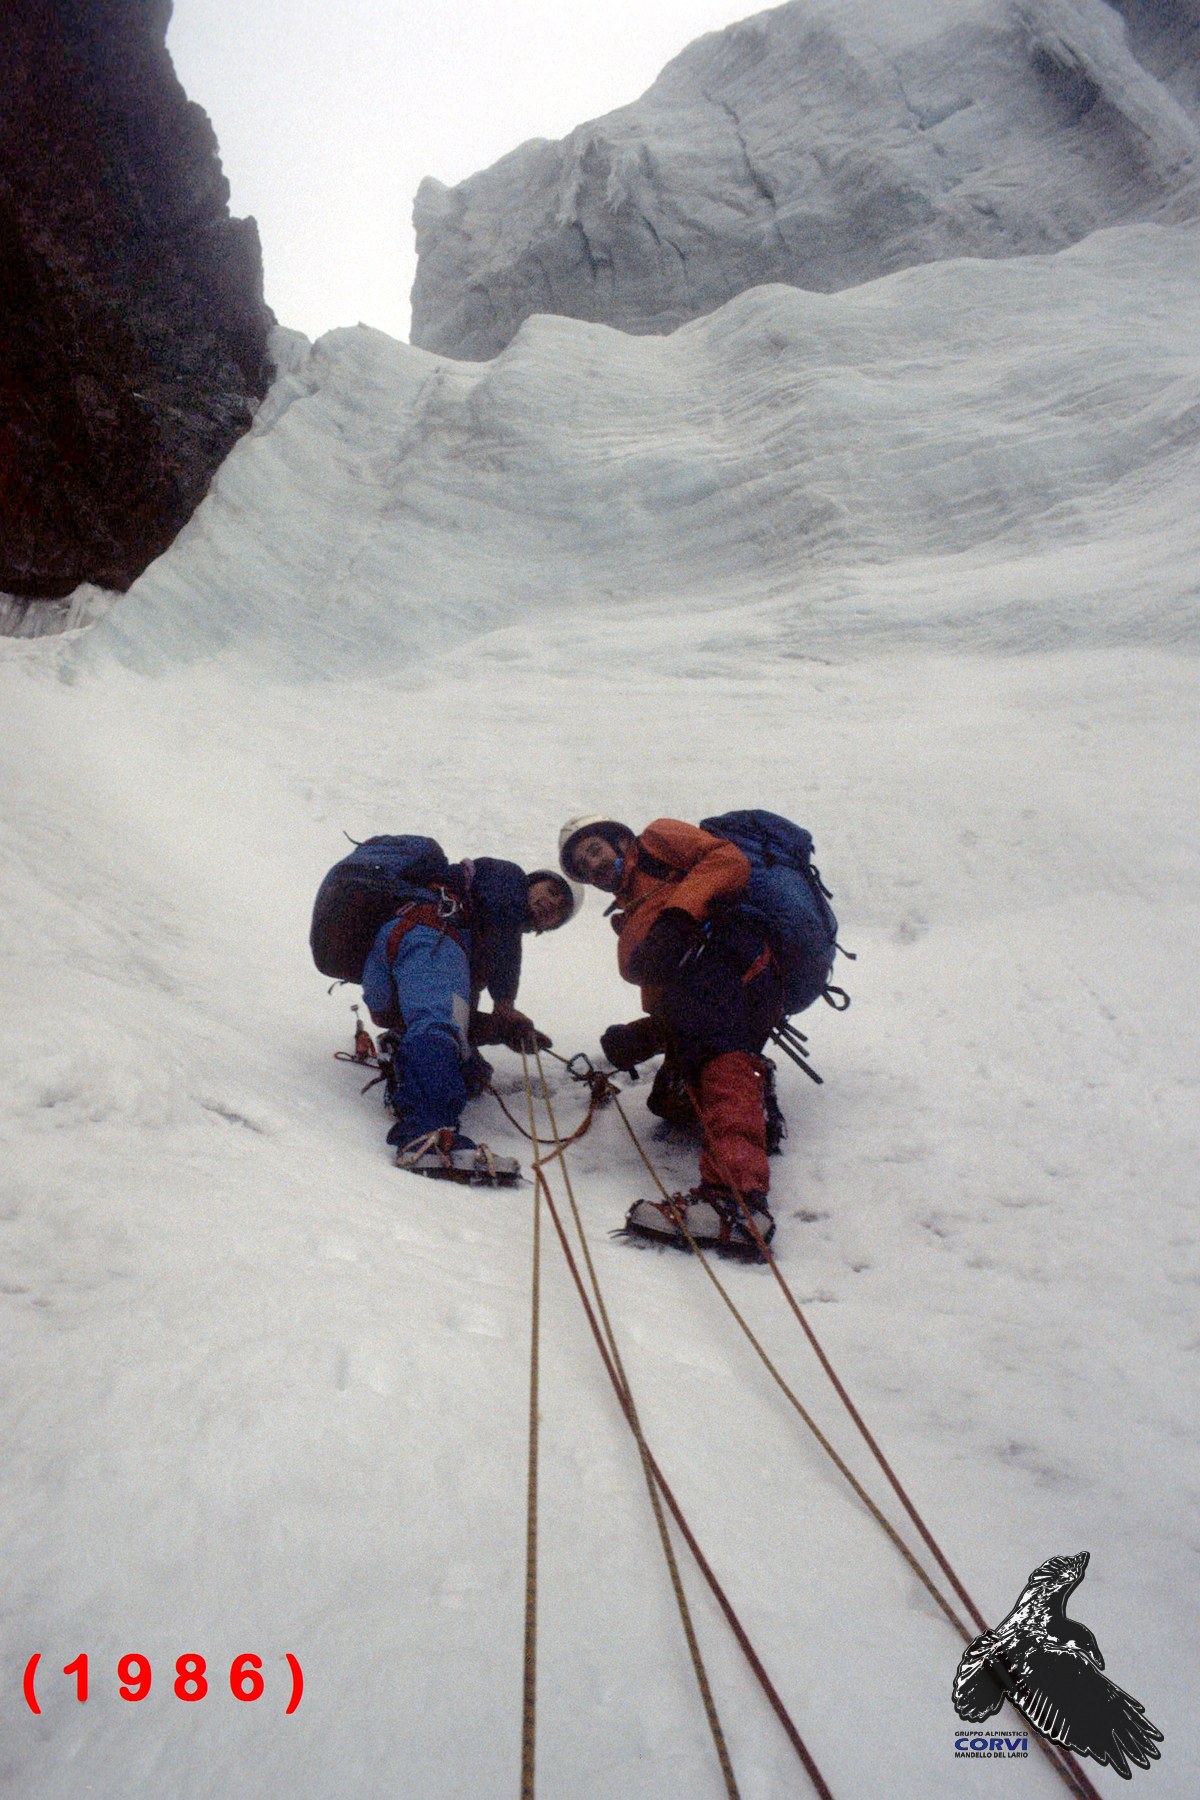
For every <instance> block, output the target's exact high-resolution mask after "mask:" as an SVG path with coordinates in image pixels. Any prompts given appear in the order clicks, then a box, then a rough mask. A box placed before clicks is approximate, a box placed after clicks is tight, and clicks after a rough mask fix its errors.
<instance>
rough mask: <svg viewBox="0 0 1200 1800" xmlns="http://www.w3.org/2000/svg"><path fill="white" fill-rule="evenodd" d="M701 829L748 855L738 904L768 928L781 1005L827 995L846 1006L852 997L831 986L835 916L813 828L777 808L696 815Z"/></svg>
mask: <svg viewBox="0 0 1200 1800" xmlns="http://www.w3.org/2000/svg"><path fill="white" fill-rule="evenodd" d="M700 829H701V830H702V831H711V832H712V834H713V836H714V837H720V838H725V839H727V840H728V842H729V843H731V844H736V845H737V848H738V849H739V850H740V851H741V852H742V854H743V855H744V856H746V857H748V858H749V859H750V885H749V886H748V887H747V889H746V893H745V898H744V899H743V901H742V905H743V906H744V907H746V908H747V910H748V911H751V912H754V913H757V914H758V916H759V917H760V918H761V919H762V920H763V923H764V924H765V926H766V930H767V935H768V937H769V938H770V940H771V945H772V948H773V949H774V951H775V954H776V956H777V957H778V959H779V967H780V970H781V972H782V975H783V1007H784V1011H785V1012H787V1013H798V1012H803V1011H804V1009H805V1007H806V1006H811V1005H812V1003H813V1001H814V1000H819V999H821V998H822V997H824V998H825V999H826V1000H828V1001H829V1004H830V1005H831V1006H835V1007H837V1008H838V1010H839V1011H844V1010H845V1008H846V1007H847V1006H849V1004H850V1000H849V996H848V995H846V994H845V993H844V992H843V990H842V989H841V988H835V987H833V986H831V984H830V980H829V977H830V975H831V973H832V971H833V959H834V957H835V955H836V954H837V948H838V944H837V932H838V922H837V919H836V918H835V917H834V912H833V908H832V907H831V906H830V904H829V899H830V895H829V890H828V889H827V888H826V887H825V886H824V885H823V883H822V881H821V875H820V871H819V870H818V869H816V868H815V867H814V865H813V861H812V853H813V841H812V836H811V833H809V832H807V831H805V829H804V827H803V826H802V825H793V823H792V821H791V820H790V819H783V818H780V816H779V814H778V813H772V812H763V811H762V810H761V809H757V808H755V809H751V810H749V811H747V812H728V813H721V814H720V815H719V816H718V817H716V818H713V819H701V821H700Z"/></svg>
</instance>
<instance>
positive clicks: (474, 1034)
mask: <svg viewBox="0 0 1200 1800" xmlns="http://www.w3.org/2000/svg"><path fill="white" fill-rule="evenodd" d="M467 1042H468V1043H469V1044H502V1043H503V1042H504V1038H503V1035H502V1033H501V1030H500V1021H499V1019H498V1018H497V1017H496V1015H495V1013H490V1012H473V1013H472V1014H471V1023H470V1024H469V1025H468V1027H467Z"/></svg>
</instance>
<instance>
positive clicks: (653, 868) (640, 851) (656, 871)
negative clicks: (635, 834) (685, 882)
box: [633, 838, 685, 881]
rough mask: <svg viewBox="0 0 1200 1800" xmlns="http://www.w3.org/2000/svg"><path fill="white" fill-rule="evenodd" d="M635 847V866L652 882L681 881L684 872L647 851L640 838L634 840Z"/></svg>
mask: <svg viewBox="0 0 1200 1800" xmlns="http://www.w3.org/2000/svg"><path fill="white" fill-rule="evenodd" d="M633 841H634V843H635V844H636V845H637V866H638V868H639V869H641V870H642V872H643V873H644V874H646V875H649V877H650V879H651V880H652V881H682V879H683V876H684V874H685V871H684V870H683V869H677V868H676V867H675V866H674V864H673V863H669V862H664V861H663V859H662V857H661V856H655V854H654V852H653V851H652V850H647V848H646V846H645V844H644V843H643V842H642V840H641V838H634V840H633Z"/></svg>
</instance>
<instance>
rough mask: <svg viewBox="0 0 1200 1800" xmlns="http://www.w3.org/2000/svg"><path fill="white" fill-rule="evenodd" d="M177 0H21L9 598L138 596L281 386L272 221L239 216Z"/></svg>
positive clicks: (6, 232) (15, 102) (1, 449)
mask: <svg viewBox="0 0 1200 1800" xmlns="http://www.w3.org/2000/svg"><path fill="white" fill-rule="evenodd" d="M170 10H171V9H170V0H6V4H5V8H4V18H3V23H2V25H0V42H2V43H3V61H4V70H5V91H4V97H3V104H2V106H0V333H2V336H3V344H4V356H3V361H2V363H0V592H4V593H8V594H12V595H17V596H23V597H26V598H29V599H35V600H37V599H45V598H51V597H54V596H62V595H65V594H68V593H71V592H72V591H73V590H74V589H75V588H76V587H78V586H79V585H80V584H81V583H84V582H90V583H94V584H96V585H97V586H99V587H102V588H110V589H118V590H122V591H123V590H124V589H125V588H127V587H128V586H129V584H130V583H131V582H132V581H133V580H134V578H135V577H136V576H137V575H138V574H139V573H140V571H141V570H142V569H144V568H145V567H146V565H147V563H149V562H150V561H151V560H152V559H153V558H154V557H155V556H157V555H158V554H159V553H160V552H161V551H162V550H163V549H165V548H166V546H167V545H168V544H169V543H170V542H171V540H172V539H173V538H174V536H175V534H176V533H177V532H178V530H179V528H180V526H181V525H183V524H184V522H185V521H186V520H187V519H188V518H189V517H190V515H191V513H192V511H193V510H194V508H195V507H196V505H197V504H198V502H199V501H200V499H201V498H202V497H203V495H204V493H205V490H206V488H207V487H208V483H209V480H210V478H211V476H212V474H213V472H214V470H215V469H216V468H217V466H218V465H219V464H220V462H221V461H222V459H223V458H224V456H225V455H226V453H227V452H228V450H229V448H230V446H231V445H232V444H233V443H234V442H235V441H236V439H237V438H238V437H239V436H240V435H241V433H242V432H243V431H245V430H246V428H247V426H248V425H249V423H250V420H251V416H252V408H253V406H254V404H255V402H256V401H257V400H258V399H260V398H261V397H262V395H263V394H264V393H265V392H266V389H267V386H268V383H269V380H270V375H271V366H270V360H269V356H268V353H267V333H268V331H269V329H270V327H271V324H272V316H271V314H270V312H269V310H268V309H267V307H266V306H265V305H264V303H263V297H262V259H261V253H260V249H259V242H258V231H257V228H256V226H255V224H254V221H253V220H251V219H245V220H238V219H231V218H230V216H229V212H228V200H229V188H228V183H227V182H226V180H225V177H224V175H223V173H222V171H221V165H220V161H219V159H218V155H217V145H216V139H215V137H214V135H213V132H212V128H211V126H210V124H209V121H208V118H207V116H206V114H205V113H204V112H203V111H202V110H201V109H200V107H198V106H195V105H193V104H191V103H190V102H189V101H188V98H187V96H186V94H185V93H184V91H183V89H182V87H181V86H180V85H179V82H178V81H177V79H176V77H175V73H174V70H173V68H172V65H171V61H170V57H169V56H168V54H167V50H166V29H167V23H168V21H169V18H170Z"/></svg>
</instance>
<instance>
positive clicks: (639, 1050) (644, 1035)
mask: <svg viewBox="0 0 1200 1800" xmlns="http://www.w3.org/2000/svg"><path fill="white" fill-rule="evenodd" d="M600 1048H601V1050H603V1052H604V1054H605V1056H607V1058H608V1060H609V1062H610V1063H611V1064H612V1066H613V1068H614V1069H629V1070H633V1069H636V1068H637V1065H638V1064H639V1063H640V1062H645V1061H646V1059H647V1057H651V1056H657V1055H658V1053H659V1051H660V1050H661V1049H662V1045H661V1044H660V1043H659V1040H658V1026H657V1025H656V1024H655V1023H654V1020H653V1019H649V1018H642V1019H634V1021H633V1023H632V1024H630V1025H610V1026H609V1028H608V1030H607V1031H606V1032H605V1033H604V1034H603V1036H602V1037H601V1039H600Z"/></svg>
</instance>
